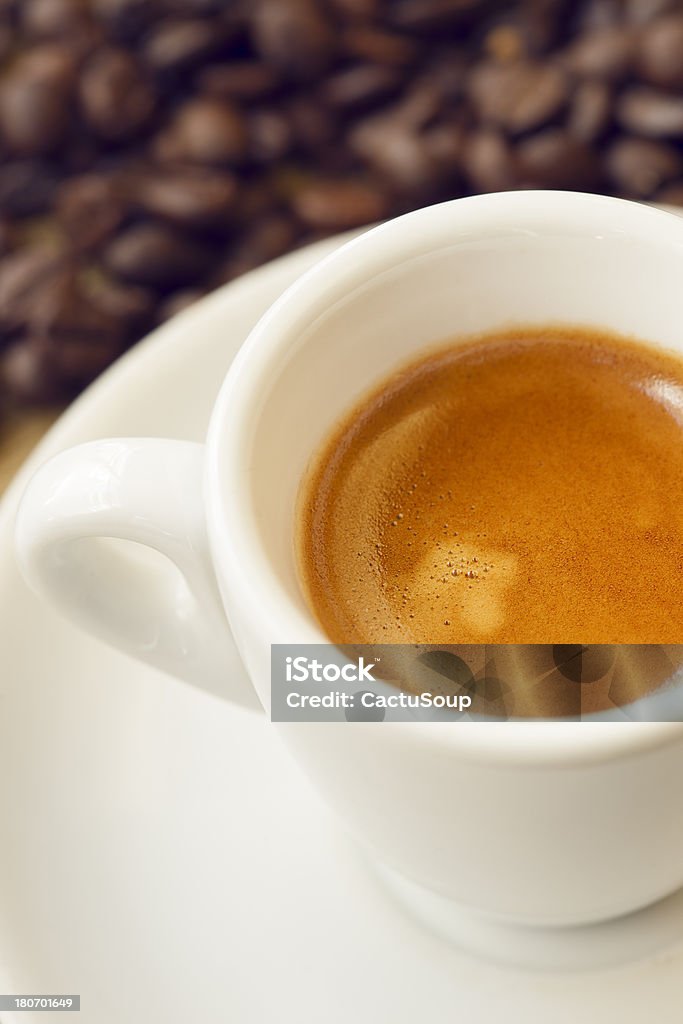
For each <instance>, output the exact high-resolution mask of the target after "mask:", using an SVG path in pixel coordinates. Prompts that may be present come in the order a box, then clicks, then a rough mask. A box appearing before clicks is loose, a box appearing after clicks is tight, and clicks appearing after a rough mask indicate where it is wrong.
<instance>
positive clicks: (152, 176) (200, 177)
mask: <svg viewBox="0 0 683 1024" xmlns="http://www.w3.org/2000/svg"><path fill="white" fill-rule="evenodd" d="M133 197H134V201H135V203H136V204H137V206H139V207H140V208H141V209H143V210H145V211H146V212H147V213H150V214H152V215H154V216H158V217H162V218H165V219H166V220H169V221H172V222H174V223H176V224H180V225H184V226H186V227H190V228H198V229H199V228H202V227H203V228H210V227H212V226H213V227H214V228H215V227H216V226H217V222H218V223H220V222H225V221H226V215H227V214H228V213H229V212H230V210H231V208H232V207H233V205H234V203H235V201H236V199H237V182H236V180H235V178H234V177H233V176H232V175H231V174H229V173H228V172H227V171H201V170H191V169H188V170H184V171H183V170H180V171H173V170H171V171H168V172H166V173H160V171H159V170H158V169H154V170H151V171H150V172H149V173H148V174H143V175H140V176H139V177H138V178H137V180H136V181H135V185H134V190H133Z"/></svg>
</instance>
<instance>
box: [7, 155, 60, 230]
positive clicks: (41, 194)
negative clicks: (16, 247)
mask: <svg viewBox="0 0 683 1024" xmlns="http://www.w3.org/2000/svg"><path fill="white" fill-rule="evenodd" d="M58 180H59V172H58V169H57V168H55V167H54V166H52V165H51V164H48V163H46V162H44V161H38V160H13V161H11V162H0V213H2V214H4V215H6V216H8V217H17V218H22V217H32V216H35V215H36V214H42V213H45V212H46V211H47V210H49V208H50V206H51V205H52V201H53V198H54V195H55V189H56V186H57V182H58Z"/></svg>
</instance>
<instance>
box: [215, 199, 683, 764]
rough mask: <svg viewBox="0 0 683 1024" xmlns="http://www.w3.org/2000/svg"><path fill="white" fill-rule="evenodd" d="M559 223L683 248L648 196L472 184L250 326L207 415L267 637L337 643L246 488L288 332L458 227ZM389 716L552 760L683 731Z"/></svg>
mask: <svg viewBox="0 0 683 1024" xmlns="http://www.w3.org/2000/svg"><path fill="white" fill-rule="evenodd" d="M454 218H456V219H455V222H454ZM553 229H554V230H557V231H561V232H563V233H566V234H569V235H574V236H576V235H585V234H587V233H590V234H592V235H593V236H595V237H597V236H599V235H603V234H604V233H605V232H610V233H612V234H614V235H619V234H622V235H624V236H628V237H630V238H633V237H634V236H636V237H637V238H638V239H640V240H642V241H643V242H646V241H647V242H650V243H652V242H659V243H660V244H662V245H667V246H669V247H671V248H672V250H673V249H676V248H677V249H679V250H680V253H681V257H682V258H683V222H682V221H681V218H680V217H678V216H677V215H675V214H672V213H670V212H667V211H664V210H661V209H656V208H653V207H650V206H646V205H643V204H641V203H636V202H632V201H630V200H624V199H616V198H612V197H608V196H597V195H593V194H590V193H580V192H561V191H547V190H529V191H516V192H505V193H489V194H486V195H478V196H470V197H465V198H461V199H453V200H449V201H447V202H444V203H439V204H436V205H434V206H428V207H424V208H422V209H420V210H415V211H412V212H410V213H406V214H403V215H402V216H400V217H397V218H394V219H393V220H390V221H387V222H384V223H382V224H380V225H378V226H375V227H372V228H370V229H369V230H368V231H366V232H364V233H362V234H360V235H358V236H356V237H354V238H352V239H351V240H350V241H347V242H346V243H344V244H342V245H341V246H340V248H339V249H336V250H334V251H333V252H332V253H330V254H328V255H327V256H325V257H323V259H322V260H320V261H319V262H318V263H316V264H315V265H314V266H313V267H311V268H310V269H309V270H308V271H306V272H305V273H304V274H303V275H302V276H301V277H300V278H299V279H298V280H297V281H296V282H294V283H293V284H292V285H290V287H289V288H287V290H286V291H285V292H284V293H283V295H281V296H280V298H279V299H278V300H276V302H275V303H274V304H273V305H272V306H271V307H270V309H269V310H268V311H267V312H266V313H265V314H264V316H263V317H262V318H261V319H260V320H259V321H258V323H257V324H256V326H255V327H254V328H253V329H252V331H251V332H250V334H249V336H248V337H247V339H246V340H245V342H244V343H243V345H242V347H241V349H240V351H239V352H238V354H237V356H236V357H235V360H234V362H233V364H232V366H231V368H230V370H229V371H228V374H227V376H226V378H225V380H224V382H223V385H222V387H221V390H220V392H219V395H218V398H217V401H216V404H215V406H214V410H213V413H212V416H211V421H210V425H209V432H208V437H207V458H206V475H205V494H206V502H207V521H208V528H209V535H210V541H211V548H212V553H213V557H214V561H215V562H216V564H217V566H219V577H222V578H223V579H226V580H229V581H230V583H229V587H230V589H231V590H233V588H234V592H235V593H237V594H239V598H238V604H239V608H240V614H241V616H243V617H246V618H254V619H255V620H257V621H258V622H259V630H260V631H262V633H263V634H264V635H265V636H266V637H268V638H269V640H268V643H292V642H297V643H311V644H313V643H330V641H329V638H328V637H326V635H325V634H324V632H323V630H322V628H321V626H320V625H319V624H318V623H317V622H316V620H315V618H314V615H313V613H312V612H309V613H308V614H307V615H304V614H302V612H301V611H300V610H299V609H298V608H297V607H296V606H295V604H294V602H293V601H292V599H291V596H290V594H288V592H287V590H286V589H285V588H284V587H283V585H282V584H281V582H280V581H279V579H278V577H277V574H276V573H275V571H274V569H273V568H272V566H271V565H270V562H269V560H268V558H267V556H266V553H265V552H264V551H263V548H262V545H261V543H260V539H259V536H258V531H257V529H256V526H255V523H254V519H253V515H252V514H251V509H250V506H249V503H248V501H247V500H246V497H245V492H246V490H247V487H246V484H247V481H248V479H249V475H250V472H251V467H250V462H249V439H250V437H251V436H252V433H253V429H254V427H255V426H256V424H257V422H258V418H259V416H260V413H261V408H262V405H261V402H260V396H261V395H262V394H263V393H264V391H266V390H267V388H268V385H269V383H270V381H271V379H272V366H273V361H274V359H275V357H276V356H278V355H281V354H284V353H286V351H287V349H288V347H289V345H290V343H291V340H292V339H293V338H294V337H296V335H297V333H299V332H300V331H301V330H302V328H303V327H304V326H308V325H309V324H310V322H311V315H310V312H309V310H310V308H311V306H313V305H315V304H319V303H320V302H321V301H323V300H324V302H325V305H326V306H330V305H332V304H333V303H334V302H336V301H337V300H339V299H342V298H343V297H344V296H346V295H348V294H350V293H351V292H352V291H354V290H355V288H356V287H358V286H360V285H361V284H362V283H364V282H366V281H367V280H370V279H371V278H372V277H374V276H375V275H376V274H379V273H381V272H383V271H385V270H387V269H389V268H391V267H392V266H396V265H397V263H398V262H399V261H400V260H403V259H408V258H414V257H416V256H419V255H422V254H426V253H429V252H433V251H435V250H436V249H438V248H444V247H445V246H446V245H448V244H451V245H452V244H453V241H454V239H456V240H458V241H461V242H463V241H467V240H468V239H472V240H473V239H475V238H477V239H481V238H482V237H489V238H491V237H494V236H495V235H496V234H500V233H501V231H503V230H504V231H506V232H510V231H516V232H519V233H524V234H528V233H529V232H539V233H544V234H546V235H547V234H548V232H549V231H551V230H553ZM447 232H451V234H450V237H447ZM511 726H514V727H513V728H511ZM543 726H551V729H544V728H543ZM362 727H363V728H367V727H368V725H367V724H362ZM391 727H392V728H394V729H401V730H406V729H409V730H410V731H411V734H412V735H414V736H417V735H419V736H420V737H421V740H422V741H423V742H431V743H433V742H439V743H440V744H447V745H452V743H453V742H457V744H458V747H459V749H461V750H463V749H468V750H469V751H470V753H471V754H472V755H473V756H479V755H481V756H486V758H487V759H490V758H491V757H494V758H498V757H501V758H503V759H504V760H506V761H509V760H514V761H516V762H533V763H536V762H538V761H542V762H545V763H551V764H561V763H566V762H575V761H581V762H586V761H595V760H605V759H608V758H610V757H614V756H620V755H626V754H632V753H635V752H637V751H643V750H646V749H651V748H652V747H655V746H661V745H663V744H667V743H669V742H673V741H674V740H676V739H679V738H681V737H683V722H639V721H637V722H628V721H625V722H612V721H611V722H563V721H554V722H515V723H509V722H508V723H494V722H487V723H473V722H471V723H460V724H458V723H453V724H436V723H424V722H411V723H392V726H391ZM531 730H533V733H532V732H531ZM577 730H578V732H577Z"/></svg>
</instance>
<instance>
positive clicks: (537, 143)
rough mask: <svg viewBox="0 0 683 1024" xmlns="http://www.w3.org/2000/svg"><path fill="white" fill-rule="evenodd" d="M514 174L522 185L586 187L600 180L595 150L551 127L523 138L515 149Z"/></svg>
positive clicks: (581, 188) (592, 185) (584, 188)
mask: <svg viewBox="0 0 683 1024" xmlns="http://www.w3.org/2000/svg"><path fill="white" fill-rule="evenodd" d="M516 158H517V159H516V163H517V174H518V176H519V183H520V185H521V187H523V188H558V189H580V190H584V191H590V190H591V189H593V188H596V187H597V186H598V184H599V182H600V177H601V169H600V163H599V161H598V158H597V156H596V154H595V152H594V151H593V150H592V149H591V148H590V147H589V146H586V145H585V144H584V143H583V142H580V141H579V140H578V139H573V138H572V137H571V136H570V135H569V134H568V133H566V132H563V131H561V130H560V129H556V128H551V129H547V130H546V131H544V132H541V133H539V134H538V135H533V136H531V137H530V138H528V139H524V140H523V141H522V142H521V143H520V144H519V146H518V147H517V150H516Z"/></svg>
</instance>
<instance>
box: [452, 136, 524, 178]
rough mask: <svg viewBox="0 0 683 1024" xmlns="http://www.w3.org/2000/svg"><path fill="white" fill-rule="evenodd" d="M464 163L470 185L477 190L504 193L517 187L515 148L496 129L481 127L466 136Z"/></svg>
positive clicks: (463, 154) (463, 151) (463, 150)
mask: <svg viewBox="0 0 683 1024" xmlns="http://www.w3.org/2000/svg"><path fill="white" fill-rule="evenodd" d="M462 164H463V170H464V172H465V175H466V177H467V179H468V181H469V182H470V185H471V186H472V188H473V189H474V190H475V191H477V192H503V191H505V190H506V189H510V188H515V187H516V184H517V176H516V167H515V160H514V155H513V152H512V149H511V148H510V145H509V143H508V142H507V140H506V139H505V137H504V136H503V135H502V134H501V133H500V132H499V131H497V130H496V129H493V128H479V129H476V130H475V131H473V132H471V133H470V134H469V135H468V136H467V137H466V139H465V141H464V144H463V147H462Z"/></svg>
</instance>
